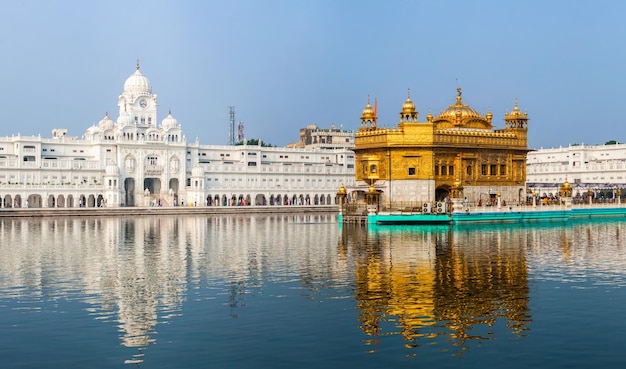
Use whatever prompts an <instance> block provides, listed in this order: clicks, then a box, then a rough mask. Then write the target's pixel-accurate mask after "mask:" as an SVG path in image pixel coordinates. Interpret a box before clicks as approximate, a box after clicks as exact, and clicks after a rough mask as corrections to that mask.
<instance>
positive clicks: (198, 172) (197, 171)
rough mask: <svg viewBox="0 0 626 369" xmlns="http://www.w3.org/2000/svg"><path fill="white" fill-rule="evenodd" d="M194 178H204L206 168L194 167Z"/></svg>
mask: <svg viewBox="0 0 626 369" xmlns="http://www.w3.org/2000/svg"><path fill="white" fill-rule="evenodd" d="M191 176H192V177H202V176H204V168H203V167H194V168H193V169H192V170H191Z"/></svg>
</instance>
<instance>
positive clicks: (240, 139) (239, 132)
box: [237, 120, 246, 142]
mask: <svg viewBox="0 0 626 369" xmlns="http://www.w3.org/2000/svg"><path fill="white" fill-rule="evenodd" d="M245 138H246V137H245V135H244V134H243V121H241V120H240V121H239V124H237V142H243V140H245Z"/></svg>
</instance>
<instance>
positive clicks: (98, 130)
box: [86, 126, 102, 135]
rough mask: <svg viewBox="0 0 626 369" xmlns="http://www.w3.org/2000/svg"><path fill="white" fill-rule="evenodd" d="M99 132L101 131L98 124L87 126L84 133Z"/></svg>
mask: <svg viewBox="0 0 626 369" xmlns="http://www.w3.org/2000/svg"><path fill="white" fill-rule="evenodd" d="M100 132H102V130H101V129H100V127H98V126H91V127H89V128H87V131H86V134H87V135H93V134H96V133H100Z"/></svg>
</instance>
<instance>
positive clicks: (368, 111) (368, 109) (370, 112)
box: [361, 97, 375, 120]
mask: <svg viewBox="0 0 626 369" xmlns="http://www.w3.org/2000/svg"><path fill="white" fill-rule="evenodd" d="M374 117H375V114H374V109H373V108H372V105H370V99H369V97H368V98H367V106H365V109H363V113H362V114H361V119H362V120H373V119H374Z"/></svg>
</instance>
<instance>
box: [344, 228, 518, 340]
mask: <svg viewBox="0 0 626 369" xmlns="http://www.w3.org/2000/svg"><path fill="white" fill-rule="evenodd" d="M346 233H347V234H349V235H348V236H346V235H345V234H346ZM355 233H356V234H357V236H354V234H355ZM343 241H344V242H347V243H348V244H351V246H352V247H359V248H366V250H362V251H361V252H360V253H359V254H360V256H361V260H359V262H358V265H357V273H356V276H357V301H358V305H359V308H360V310H361V323H362V329H363V331H364V332H365V333H367V334H368V335H370V336H374V337H376V336H385V335H389V334H401V335H402V336H403V337H404V339H405V342H406V346H407V347H415V346H419V345H420V344H425V343H427V342H425V341H424V340H429V341H431V342H432V341H433V340H436V338H437V337H439V336H442V335H443V336H446V339H447V340H449V339H452V340H454V341H455V342H456V344H457V345H459V346H462V348H461V350H464V349H466V347H465V346H464V345H465V344H466V341H468V340H484V339H491V337H489V335H490V333H489V332H487V335H485V334H480V333H473V330H474V329H475V328H479V327H480V326H485V327H491V326H492V325H493V324H495V323H496V321H497V320H498V319H505V320H506V324H507V326H508V327H509V329H510V330H511V332H512V333H514V334H517V335H519V334H522V332H524V331H525V330H526V329H528V324H529V323H530V314H529V310H530V309H529V307H528V292H529V286H528V274H527V273H528V272H527V265H526V246H527V243H528V242H529V240H528V239H527V234H526V233H524V232H509V231H508V230H507V229H506V228H502V229H501V230H500V231H499V232H497V233H488V232H487V233H485V232H483V231H480V230H479V229H475V230H468V229H466V230H462V229H455V228H452V227H448V226H439V227H432V228H427V229H424V228H417V227H416V228H410V227H408V228H407V227H402V228H396V227H388V228H378V229H375V230H370V231H369V232H368V231H367V230H365V231H360V232H359V231H356V232H355V231H354V229H349V228H345V229H344V240H343ZM381 320H385V322H382V321H381ZM389 322H395V323H394V324H395V328H390V327H389ZM382 327H385V328H386V329H383V328H382ZM390 329H391V330H390ZM477 331H481V332H482V331H484V329H477Z"/></svg>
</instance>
